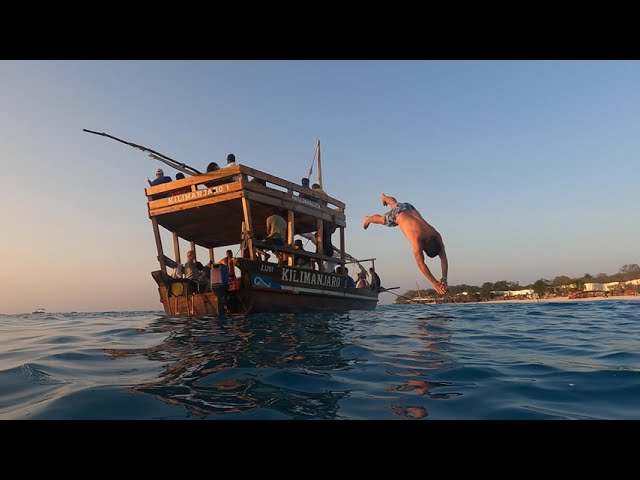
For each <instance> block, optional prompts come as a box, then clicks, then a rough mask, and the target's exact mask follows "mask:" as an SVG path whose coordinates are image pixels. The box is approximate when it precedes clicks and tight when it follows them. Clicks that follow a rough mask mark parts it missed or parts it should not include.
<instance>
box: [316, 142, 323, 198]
mask: <svg viewBox="0 0 640 480" xmlns="http://www.w3.org/2000/svg"><path fill="white" fill-rule="evenodd" d="M316 151H317V152H318V184H319V185H320V188H322V164H321V163H320V139H318V145H317V147H316Z"/></svg>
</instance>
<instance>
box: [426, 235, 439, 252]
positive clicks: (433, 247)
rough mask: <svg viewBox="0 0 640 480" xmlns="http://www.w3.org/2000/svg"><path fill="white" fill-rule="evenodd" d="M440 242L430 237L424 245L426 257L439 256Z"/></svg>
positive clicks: (432, 236)
mask: <svg viewBox="0 0 640 480" xmlns="http://www.w3.org/2000/svg"><path fill="white" fill-rule="evenodd" d="M440 248H441V247H440V242H439V241H438V238H437V237H436V236H435V235H431V236H430V237H429V238H428V239H427V241H426V242H425V245H424V251H425V252H426V253H427V256H428V257H431V258H434V257H437V256H438V255H439V254H440Z"/></svg>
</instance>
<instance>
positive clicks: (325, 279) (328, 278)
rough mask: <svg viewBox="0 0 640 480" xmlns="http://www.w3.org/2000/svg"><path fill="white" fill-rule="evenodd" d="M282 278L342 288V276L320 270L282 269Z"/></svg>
mask: <svg viewBox="0 0 640 480" xmlns="http://www.w3.org/2000/svg"><path fill="white" fill-rule="evenodd" d="M282 280H284V281H287V282H295V283H306V284H308V285H320V286H322V287H333V288H340V283H341V279H340V277H334V276H332V275H327V274H324V273H318V272H313V271H309V272H305V271H302V270H292V269H290V268H283V269H282Z"/></svg>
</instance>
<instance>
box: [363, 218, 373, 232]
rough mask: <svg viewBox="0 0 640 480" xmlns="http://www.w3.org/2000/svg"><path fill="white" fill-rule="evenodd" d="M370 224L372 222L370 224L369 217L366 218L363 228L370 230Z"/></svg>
mask: <svg viewBox="0 0 640 480" xmlns="http://www.w3.org/2000/svg"><path fill="white" fill-rule="evenodd" d="M369 223H371V222H369V217H368V216H365V217H364V223H363V224H362V227H363V228H364V229H365V230H366V229H367V228H369Z"/></svg>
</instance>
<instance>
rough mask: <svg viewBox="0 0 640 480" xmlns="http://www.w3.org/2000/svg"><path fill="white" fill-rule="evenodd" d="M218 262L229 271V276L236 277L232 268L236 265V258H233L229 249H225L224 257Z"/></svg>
mask: <svg viewBox="0 0 640 480" xmlns="http://www.w3.org/2000/svg"><path fill="white" fill-rule="evenodd" d="M218 263H219V264H220V265H225V266H226V267H227V270H228V271H229V278H236V270H235V268H234V267H235V265H236V259H235V258H233V252H232V251H231V250H227V251H226V252H225V256H224V258H223V259H222V260H220V261H219V262H218Z"/></svg>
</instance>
